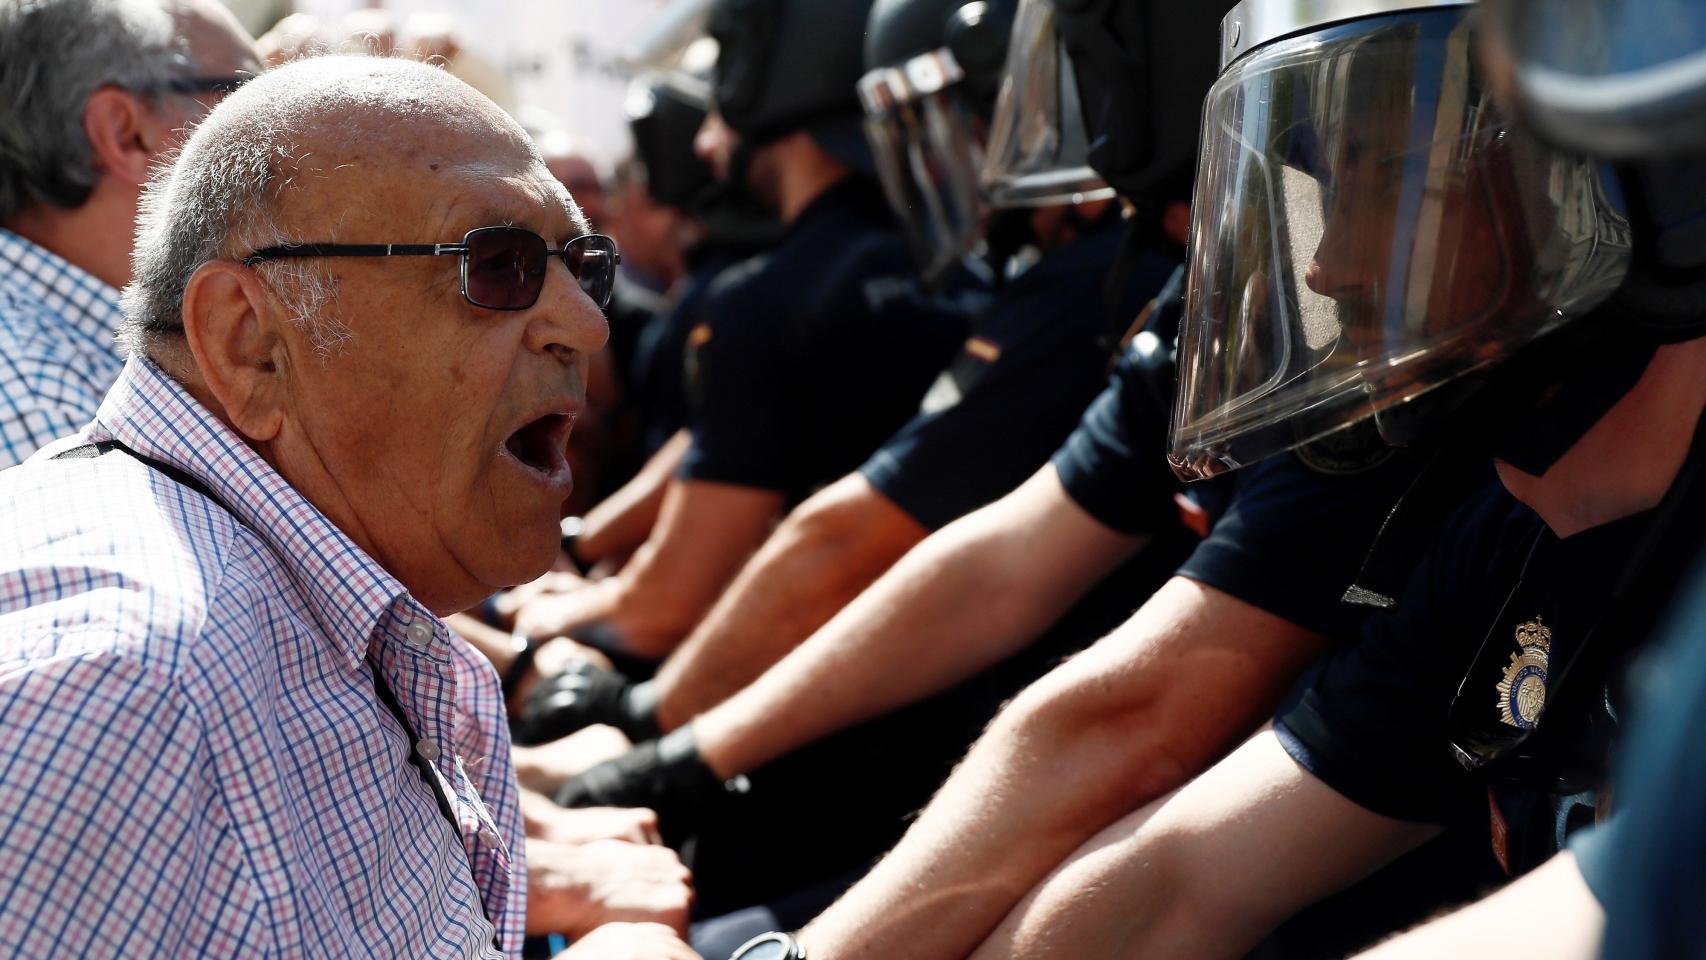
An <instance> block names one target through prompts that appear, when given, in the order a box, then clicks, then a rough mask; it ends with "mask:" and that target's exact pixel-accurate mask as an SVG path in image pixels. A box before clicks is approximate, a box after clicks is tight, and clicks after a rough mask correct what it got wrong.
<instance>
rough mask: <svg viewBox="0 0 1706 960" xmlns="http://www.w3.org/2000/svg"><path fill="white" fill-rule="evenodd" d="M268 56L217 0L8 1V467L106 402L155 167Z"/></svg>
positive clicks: (0, 68)
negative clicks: (121, 299) (143, 201)
mask: <svg viewBox="0 0 1706 960" xmlns="http://www.w3.org/2000/svg"><path fill="white" fill-rule="evenodd" d="M259 69H260V59H259V57H258V56H257V55H256V53H255V47H254V42H253V41H252V40H251V39H250V38H249V35H248V34H247V33H245V32H244V31H243V28H242V27H241V26H239V25H238V23H237V21H236V20H235V19H234V18H233V17H232V16H231V14H230V13H229V12H228V11H226V10H225V8H223V7H221V6H220V5H219V4H217V3H215V2H213V0H163V2H162V0H28V2H26V0H0V103H4V104H5V105H6V108H5V111H4V112H3V113H0V467H9V466H11V465H13V464H15V463H19V462H22V461H23V460H24V458H26V457H28V456H29V455H30V454H31V453H34V452H35V450H36V448H38V447H40V446H42V445H43V444H45V443H47V442H48V441H50V440H52V439H54V438H55V437H61V436H64V435H66V434H68V433H71V432H72V431H74V430H76V429H77V428H78V427H81V426H82V425H83V424H85V423H87V422H89V419H90V418H91V417H93V416H94V415H95V409H96V407H98V406H99V405H100V402H101V395H102V394H104V393H106V391H107V388H108V387H109V386H111V385H112V382H113V380H114V378H116V377H117V376H118V372H119V368H120V367H121V366H122V365H123V363H124V361H123V358H122V357H121V356H120V355H119V353H118V351H117V349H116V348H115V347H114V344H113V333H114V329H115V328H116V327H117V325H118V319H119V308H118V288H119V287H122V286H124V284H125V283H126V282H128V281H129V279H130V253H131V237H132V235H133V234H134V232H135V231H134V223H135V220H136V202H137V197H138V195H139V194H140V193H141V191H142V185H143V183H144V182H145V181H146V180H147V179H148V171H149V168H150V167H151V166H152V165H153V164H154V163H156V162H158V161H159V160H160V158H161V157H162V156H164V155H165V154H166V152H167V151H168V150H169V149H170V148H171V147H172V146H173V145H174V144H175V143H176V142H177V141H178V139H179V138H180V136H181V132H182V130H183V128H184V127H185V126H186V125H188V124H190V123H193V122H194V121H195V120H196V119H197V118H199V117H200V116H201V115H202V114H203V113H205V112H206V111H207V108H208V106H209V105H211V104H212V103H213V102H214V100H215V99H217V98H218V97H219V96H221V95H223V94H224V93H225V92H228V91H229V90H231V89H233V88H234V87H235V86H236V85H237V84H240V83H242V82H243V80H244V79H246V78H247V77H250V76H252V75H254V73H255V72H256V71H257V70H259Z"/></svg>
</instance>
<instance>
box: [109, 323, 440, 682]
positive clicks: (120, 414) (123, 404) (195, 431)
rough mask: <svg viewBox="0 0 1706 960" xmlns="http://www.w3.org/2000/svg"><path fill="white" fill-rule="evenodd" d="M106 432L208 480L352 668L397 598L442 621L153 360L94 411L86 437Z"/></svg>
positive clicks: (134, 365)
mask: <svg viewBox="0 0 1706 960" xmlns="http://www.w3.org/2000/svg"><path fill="white" fill-rule="evenodd" d="M108 438H111V439H113V440H117V441H119V442H121V443H123V444H124V445H125V446H127V447H129V448H130V449H132V450H134V451H135V452H137V453H139V454H142V455H143V456H146V457H151V458H153V459H156V460H161V461H164V462H166V463H169V464H171V465H172V466H175V467H177V468H178V469H180V470H183V471H184V472H186V473H188V474H189V475H191V476H193V477H195V478H196V479H198V480H200V481H201V482H202V483H205V484H207V486H208V489H210V490H212V491H213V492H214V494H216V495H217V496H218V497H219V499H220V500H221V501H223V503H224V506H225V507H226V508H227V509H229V510H231V511H232V512H233V513H234V514H235V515H236V516H237V518H238V519H239V520H240V521H242V522H243V523H244V524H245V525H246V526H248V527H249V528H250V529H251V530H253V531H255V533H256V534H258V535H259V536H260V537H261V538H262V539H264V540H265V541H266V542H267V544H268V546H270V547H271V548H272V552H273V553H274V554H275V555H276V559H277V560H278V562H279V563H280V564H281V565H282V566H284V567H285V569H286V571H287V572H288V573H289V574H290V576H291V578H292V579H293V580H295V581H296V585H297V588H298V589H300V590H301V591H302V595H303V596H304V597H306V598H307V599H308V601H309V605H310V607H311V609H312V611H313V614H314V617H315V619H316V620H317V621H318V622H319V625H320V628H321V630H323V631H324V632H325V634H326V636H328V637H330V638H331V639H332V641H333V643H335V644H336V645H337V646H338V647H339V649H340V652H342V653H343V655H344V656H345V658H346V660H347V661H348V663H349V665H350V666H352V667H354V666H357V665H359V664H360V663H361V662H362V660H364V659H365V658H366V657H367V648H368V638H369V636H370V634H372V632H373V630H374V628H375V626H376V625H377V624H378V623H379V622H380V620H381V618H382V617H383V616H384V615H385V614H386V612H387V609H388V608H389V607H390V606H391V605H392V604H393V603H394V602H396V601H398V600H399V599H401V600H402V601H403V603H401V604H399V607H400V608H401V607H404V606H407V607H410V608H413V610H414V613H415V616H416V617H419V618H424V619H426V620H427V622H428V623H432V624H434V629H435V632H436V629H437V628H436V624H437V619H436V618H435V617H433V616H432V615H431V614H430V613H429V612H428V611H427V610H426V609H425V608H424V607H422V606H421V604H420V603H419V601H416V600H414V599H413V598H412V597H409V596H407V594H408V590H407V588H405V587H404V586H403V584H402V582H401V581H399V580H398V579H397V578H396V577H394V576H392V575H391V573H390V572H389V571H387V570H386V569H385V568H384V567H382V566H380V565H379V562H378V561H377V560H374V559H373V558H372V557H370V556H368V555H367V553H366V552H365V551H363V550H362V549H361V548H360V547H359V546H357V545H356V544H355V542H354V541H352V540H351V539H350V538H349V537H348V536H347V535H345V534H344V532H343V531H342V530H340V529H338V528H337V527H336V526H335V525H334V524H333V523H332V522H331V521H330V520H328V519H327V518H326V516H325V515H324V514H322V513H321V512H320V511H319V509H318V508H316V507H315V506H314V505H313V504H312V503H310V502H309V501H308V499H307V498H306V497H304V496H302V494H301V493H299V492H297V490H296V488H295V487H292V486H291V485H290V484H289V482H287V481H286V480H285V479H284V477H283V476H281V475H280V474H279V473H278V471H276V470H274V469H273V468H272V465H271V464H268V463H267V462H266V460H264V459H262V457H261V455H260V454H259V453H256V452H255V451H254V449H252V448H251V447H250V446H249V445H248V444H247V443H245V442H244V441H243V439H242V438H241V437H239V436H238V435H237V433H236V432H235V431H233V430H232V429H231V428H230V427H229V426H227V425H226V424H225V423H224V422H222V421H221V420H220V419H219V418H218V417H216V416H214V415H213V413H212V412H210V411H209V410H208V409H207V408H206V407H203V406H202V405H201V404H200V403H198V402H197V401H196V400H195V398H194V397H191V396H190V394H189V392H188V391H187V390H185V389H184V388H183V387H182V386H181V385H179V384H178V383H177V382H176V381H174V380H172V378H170V377H168V376H167V375H166V374H165V373H164V372H162V371H161V370H160V368H158V367H156V366H155V365H154V364H153V363H151V362H150V361H148V360H147V359H146V358H143V357H132V358H131V359H130V360H129V361H128V362H127V363H126V364H125V367H124V371H123V372H122V373H120V374H119V378H118V382H117V383H115V384H113V388H112V390H111V391H109V392H108V393H107V396H106V399H105V400H104V401H102V403H101V409H100V411H99V412H98V413H97V414H96V415H95V424H94V427H93V429H92V430H91V432H90V434H89V437H88V439H90V440H92V441H94V440H103V439H108Z"/></svg>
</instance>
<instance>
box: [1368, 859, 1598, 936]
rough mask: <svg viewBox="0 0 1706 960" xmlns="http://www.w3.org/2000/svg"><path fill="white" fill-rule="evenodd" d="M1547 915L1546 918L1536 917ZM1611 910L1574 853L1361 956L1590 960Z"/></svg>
mask: <svg viewBox="0 0 1706 960" xmlns="http://www.w3.org/2000/svg"><path fill="white" fill-rule="evenodd" d="M1541 918H1544V920H1543V922H1538V923H1537V922H1535V921H1536V920H1538V919H1541ZM1604 932H1605V911H1604V909H1603V908H1601V907H1600V905H1599V901H1598V900H1596V899H1595V898H1594V895H1593V891H1591V890H1589V889H1588V886H1587V882H1586V881H1585V880H1583V879H1582V874H1581V870H1580V868H1579V867H1578V866H1577V865H1576V858H1575V856H1574V855H1573V854H1571V853H1569V852H1565V853H1561V854H1559V855H1558V856H1556V857H1553V858H1552V859H1551V860H1548V861H1547V862H1546V863H1545V864H1544V865H1542V866H1541V867H1540V868H1539V869H1537V870H1535V871H1534V872H1533V873H1531V874H1529V875H1527V876H1525V877H1523V878H1522V879H1520V880H1518V881H1516V882H1515V883H1512V884H1511V885H1510V886H1508V887H1505V888H1504V889H1503V890H1500V891H1499V892H1498V893H1495V894H1493V895H1492V896H1490V897H1488V898H1487V899H1485V900H1482V901H1480V902H1479V903H1475V904H1472V905H1470V906H1468V907H1465V908H1464V909H1462V910H1459V911H1457V912H1456V913H1453V914H1450V915H1449V916H1446V917H1443V918H1441V919H1439V920H1435V921H1433V922H1432V923H1429V924H1426V925H1424V926H1420V927H1417V928H1416V929H1414V930H1411V931H1410V932H1409V933H1406V934H1404V935H1403V936H1400V937H1397V938H1394V939H1392V940H1388V941H1386V942H1385V943H1383V944H1381V945H1380V946H1378V947H1375V948H1374V949H1373V950H1370V951H1368V952H1367V953H1362V954H1358V955H1357V958H1358V960H1425V958H1433V957H1460V958H1467V960H1473V958H1477V957H1485V958H1488V960H1495V958H1501V960H1502V958H1504V957H1513V956H1530V957H1552V958H1557V960H1588V958H1590V957H1593V956H1596V955H1597V954H1598V953H1599V942H1600V938H1601V937H1602V936H1603V935H1604Z"/></svg>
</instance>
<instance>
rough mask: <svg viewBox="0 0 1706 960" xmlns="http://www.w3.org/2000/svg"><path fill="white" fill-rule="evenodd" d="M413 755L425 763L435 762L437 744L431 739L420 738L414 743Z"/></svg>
mask: <svg viewBox="0 0 1706 960" xmlns="http://www.w3.org/2000/svg"><path fill="white" fill-rule="evenodd" d="M415 755H416V756H418V757H420V758H421V759H422V760H425V761H426V762H427V763H436V762H437V761H438V744H436V743H433V742H432V741H431V740H422V741H420V742H419V743H417V744H415Z"/></svg>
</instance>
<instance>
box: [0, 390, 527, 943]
mask: <svg viewBox="0 0 1706 960" xmlns="http://www.w3.org/2000/svg"><path fill="white" fill-rule="evenodd" d="M107 439H116V440H118V441H119V442H121V443H123V444H125V445H126V446H128V447H129V448H130V449H132V450H134V451H136V452H137V453H139V454H141V455H142V456H146V457H151V458H153V459H156V460H159V461H163V462H165V463H168V464H171V465H173V466H175V467H177V468H179V469H181V470H184V471H185V472H187V473H189V474H190V475H191V476H194V477H195V478H197V479H198V480H200V481H201V482H203V483H205V484H206V485H207V487H208V488H209V489H210V490H212V491H213V492H214V493H215V494H216V495H217V497H218V498H219V499H220V500H221V501H223V502H224V503H225V504H228V505H230V506H231V507H232V508H234V509H235V510H236V512H237V515H236V516H233V515H232V514H231V513H228V512H227V511H226V510H225V509H224V508H222V507H221V506H219V505H216V504H214V503H212V502H210V501H209V500H208V499H207V498H206V497H204V496H203V495H202V494H200V493H197V492H195V491H193V490H191V489H189V488H188V487H185V486H183V485H181V484H179V483H176V482H174V481H173V480H172V479H171V478H169V477H168V476H166V475H165V474H164V473H163V472H162V471H159V470H155V469H153V468H151V467H149V466H147V465H145V464H144V463H142V462H141V461H139V460H137V459H135V458H134V457H130V456H127V455H125V454H124V453H123V452H119V451H114V452H110V453H107V454H105V455H103V456H98V457H93V458H87V459H78V458H71V457H67V458H63V459H57V460H56V459H52V456H53V454H55V453H57V452H60V451H63V450H65V449H67V448H69V447H74V446H77V445H78V444H79V443H80V442H82V440H89V441H97V440H107ZM375 663H377V664H378V668H379V669H380V670H382V671H383V673H384V676H385V677H386V679H387V681H388V683H389V684H390V686H391V688H392V689H393V690H394V691H396V694H397V698H398V700H399V701H400V702H401V705H402V708H403V712H404V713H405V715H406V716H408V718H409V720H410V723H411V724H412V726H413V727H414V728H415V730H416V731H417V732H418V733H419V734H420V737H421V739H420V740H419V741H418V742H417V743H415V744H410V743H409V741H408V737H407V735H406V734H405V732H404V728H403V726H402V725H400V724H399V723H398V722H397V721H396V719H395V718H394V717H393V715H392V714H391V713H390V712H389V711H388V710H387V709H386V708H385V706H384V705H383V703H382V702H381V701H380V700H379V699H378V697H377V696H376V693H375V687H374V681H373V674H372V670H373V669H374V668H373V664H375ZM411 749H413V750H414V751H415V752H416V753H417V754H418V755H419V756H421V757H422V758H424V759H427V760H429V761H432V762H433V769H434V770H435V771H436V773H437V775H438V778H439V780H440V782H441V784H442V785H443V786H444V787H445V788H446V789H445V793H446V794H447V795H449V796H450V797H452V798H453V804H454V807H455V812H456V814H457V818H458V820H459V821H460V825H461V828H460V831H459V833H460V835H458V831H453V830H452V828H451V826H450V824H449V823H448V822H447V821H446V820H445V818H444V817H443V815H442V814H441V813H440V811H439V807H438V806H437V802H436V800H435V797H434V795H433V793H432V791H430V790H429V789H428V788H427V786H426V785H425V783H424V782H423V781H422V779H421V775H420V773H419V772H418V770H417V768H416V767H415V766H413V765H411V763H410V761H409V752H410V750H411ZM482 900H483V903H484V908H485V911H489V913H490V915H491V916H492V917H493V918H495V920H496V923H497V926H498V928H499V929H498V933H499V940H500V941H501V943H502V945H503V948H504V949H505V950H506V951H508V952H510V953H512V954H515V955H519V952H520V946H521V938H522V927H523V911H524V908H525V903H526V869H525V864H524V862H523V846H522V835H521V813H520V808H519V804H518V798H517V789H516V783H515V769H514V766H513V764H512V763H511V760H510V748H509V737H508V733H507V727H506V726H505V723H504V714H503V701H502V696H501V694H500V692H499V689H498V681H497V675H496V673H495V672H494V671H493V669H492V667H491V665H490V664H489V663H487V662H486V661H484V660H482V659H481V658H480V656H479V655H478V654H477V653H475V652H474V651H473V650H472V649H471V648H470V647H468V646H467V644H466V643H465V642H464V641H462V640H461V639H459V638H457V637H455V636H454V635H453V634H451V633H450V632H449V631H448V630H447V629H446V628H445V626H444V624H443V623H442V622H441V621H440V620H439V619H438V618H437V617H435V616H433V615H432V614H431V613H430V612H428V611H427V610H426V608H424V607H422V606H421V604H420V603H419V602H418V601H417V600H415V599H414V598H413V597H411V596H410V595H409V593H408V592H407V590H405V589H404V587H403V585H402V584H401V583H399V582H398V581H397V579H396V578H394V577H393V576H392V575H391V574H390V573H388V572H386V570H385V569H384V568H382V567H381V566H380V565H379V564H378V563H377V562H375V561H374V560H373V559H372V558H370V557H368V556H367V555H366V554H365V553H363V552H362V551H361V549H360V548H358V547H357V546H356V545H355V544H354V543H353V542H352V541H351V540H350V539H349V538H348V537H347V536H345V535H344V534H343V533H342V532H341V531H340V530H338V528H336V527H335V526H333V525H332V524H331V522H330V521H328V520H327V519H326V518H325V517H324V516H323V515H322V514H321V513H320V512H319V511H318V510H316V509H315V508H314V507H313V506H312V505H311V504H310V503H309V502H308V501H307V500H305V499H304V498H303V497H302V496H301V495H300V494H299V493H297V492H296V490H295V489H294V488H292V487H291V486H290V485H289V484H288V483H286V482H285V480H284V478H283V477H281V476H280V475H279V474H278V473H277V472H276V471H274V470H273V469H272V468H271V467H270V466H268V465H267V463H266V462H265V461H264V460H262V459H261V457H260V456H259V455H258V454H256V453H255V452H254V451H253V450H252V449H250V448H249V447H248V446H246V445H245V444H244V443H243V441H242V440H241V439H240V438H239V437H238V436H237V435H236V434H235V433H233V432H232V431H231V430H230V428H228V427H226V426H224V425H223V424H222V423H220V422H219V421H218V420H217V419H215V418H214V417H213V416H212V415H211V414H210V413H209V412H208V411H207V410H206V409H204V408H202V407H201V406H199V405H198V404H197V403H196V402H195V400H193V399H192V398H191V397H190V396H189V394H188V393H186V392H185V391H184V390H183V388H182V387H180V386H178V385H177V384H176V383H174V382H173V381H171V380H170V379H168V378H167V377H166V376H165V375H164V374H162V373H161V372H160V371H159V370H158V369H157V368H156V367H154V366H152V365H151V364H149V363H148V362H147V361H145V360H141V359H132V360H131V361H130V362H129V363H128V364H127V365H126V366H125V367H124V369H123V372H122V373H121V375H120V376H119V379H118V382H117V383H116V384H115V385H114V386H113V389H112V391H111V392H110V393H109V394H108V395H107V398H106V400H105V402H103V403H102V404H101V407H100V410H99V412H98V414H97V416H96V419H95V422H94V423H93V424H91V425H90V426H89V427H88V428H87V429H86V430H85V431H84V432H83V434H82V436H81V439H79V438H73V439H66V440H61V441H59V442H57V443H55V444H52V445H50V446H49V447H47V448H45V449H43V450H42V451H41V453H40V454H38V455H37V456H35V457H34V458H32V459H31V460H30V461H29V462H27V463H25V464H24V465H23V466H20V467H17V468H14V469H10V470H5V471H0V952H4V951H6V950H18V951H20V952H21V954H22V955H25V956H39V957H48V956H53V957H119V956H123V957H165V956H172V957H190V956H193V957H216V956H217V957H234V956H242V957H316V958H318V957H408V958H411V960H413V958H419V957H494V956H499V955H500V954H498V953H497V952H495V951H494V949H493V936H492V927H491V925H490V924H488V922H487V920H486V912H484V911H482Z"/></svg>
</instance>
